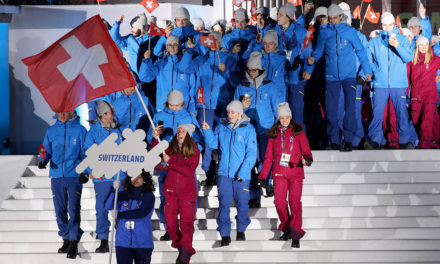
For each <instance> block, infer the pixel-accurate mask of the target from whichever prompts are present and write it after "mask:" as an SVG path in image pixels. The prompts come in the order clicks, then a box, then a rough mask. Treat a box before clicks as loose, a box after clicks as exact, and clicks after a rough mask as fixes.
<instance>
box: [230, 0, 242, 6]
mask: <svg viewBox="0 0 440 264" xmlns="http://www.w3.org/2000/svg"><path fill="white" fill-rule="evenodd" d="M244 1H245V0H232V4H233V5H235V6H236V7H240V6H241V5H242V4H243V3H244Z"/></svg>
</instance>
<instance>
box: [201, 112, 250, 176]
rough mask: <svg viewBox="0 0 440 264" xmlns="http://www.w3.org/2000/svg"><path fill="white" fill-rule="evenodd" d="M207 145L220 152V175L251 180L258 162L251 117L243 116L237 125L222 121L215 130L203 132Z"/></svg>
mask: <svg viewBox="0 0 440 264" xmlns="http://www.w3.org/2000/svg"><path fill="white" fill-rule="evenodd" d="M203 133H204V135H205V143H206V144H207V145H209V146H210V147H211V148H213V149H219V150H220V153H219V154H220V163H219V167H218V175H219V176H226V177H229V178H232V179H235V178H237V177H240V178H241V179H243V180H250V179H251V169H252V168H253V167H254V165H255V162H256V160H257V136H256V134H255V129H254V127H253V126H252V124H251V123H250V119H249V117H247V116H246V115H243V117H242V119H241V120H239V121H237V124H236V125H235V127H234V125H233V124H230V123H229V122H228V121H227V120H226V119H222V120H221V121H220V124H219V125H218V126H217V127H216V128H215V131H212V129H207V130H204V131H203Z"/></svg>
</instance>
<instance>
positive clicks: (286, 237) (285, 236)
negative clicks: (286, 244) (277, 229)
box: [278, 232, 290, 241]
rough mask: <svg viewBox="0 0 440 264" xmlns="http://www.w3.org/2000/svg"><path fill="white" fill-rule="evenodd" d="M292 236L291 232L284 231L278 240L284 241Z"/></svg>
mask: <svg viewBox="0 0 440 264" xmlns="http://www.w3.org/2000/svg"><path fill="white" fill-rule="evenodd" d="M289 238H290V233H289V232H283V235H282V236H280V238H279V239H278V240H282V241H287V240H289Z"/></svg>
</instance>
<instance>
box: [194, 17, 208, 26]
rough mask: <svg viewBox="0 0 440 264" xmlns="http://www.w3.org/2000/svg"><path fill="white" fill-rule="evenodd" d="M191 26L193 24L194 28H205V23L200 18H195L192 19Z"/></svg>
mask: <svg viewBox="0 0 440 264" xmlns="http://www.w3.org/2000/svg"><path fill="white" fill-rule="evenodd" d="M191 24H193V26H194V28H199V27H203V28H205V22H203V19H201V18H200V17H195V18H193V19H191Z"/></svg>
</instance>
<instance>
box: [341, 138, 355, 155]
mask: <svg viewBox="0 0 440 264" xmlns="http://www.w3.org/2000/svg"><path fill="white" fill-rule="evenodd" d="M352 150H353V146H352V145H351V142H345V141H344V142H342V146H341V150H340V151H341V152H350V151H352Z"/></svg>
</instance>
